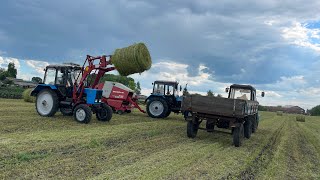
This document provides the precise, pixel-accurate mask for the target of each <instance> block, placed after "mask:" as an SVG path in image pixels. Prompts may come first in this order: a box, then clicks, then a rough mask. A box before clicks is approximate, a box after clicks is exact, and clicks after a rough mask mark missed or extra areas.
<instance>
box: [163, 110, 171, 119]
mask: <svg viewBox="0 0 320 180" xmlns="http://www.w3.org/2000/svg"><path fill="white" fill-rule="evenodd" d="M170 114H171V110H168V112H167V114H166V115H165V116H164V117H165V118H166V117H168V116H170Z"/></svg>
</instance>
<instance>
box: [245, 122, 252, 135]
mask: <svg viewBox="0 0 320 180" xmlns="http://www.w3.org/2000/svg"><path fill="white" fill-rule="evenodd" d="M251 133H252V123H251V118H250V117H249V118H248V119H247V120H246V121H245V123H244V137H246V138H248V139H250V137H251Z"/></svg>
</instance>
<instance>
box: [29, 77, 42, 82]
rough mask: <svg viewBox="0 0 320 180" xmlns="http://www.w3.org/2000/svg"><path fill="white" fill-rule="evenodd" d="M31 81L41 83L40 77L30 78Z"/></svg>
mask: <svg viewBox="0 0 320 180" xmlns="http://www.w3.org/2000/svg"><path fill="white" fill-rule="evenodd" d="M31 81H32V82H34V83H41V82H42V79H41V78H40V77H32V79H31Z"/></svg>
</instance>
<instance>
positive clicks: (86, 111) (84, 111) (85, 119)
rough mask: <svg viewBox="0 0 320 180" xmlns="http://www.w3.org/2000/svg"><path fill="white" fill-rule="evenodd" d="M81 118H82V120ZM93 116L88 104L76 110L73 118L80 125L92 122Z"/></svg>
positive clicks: (78, 106)
mask: <svg viewBox="0 0 320 180" xmlns="http://www.w3.org/2000/svg"><path fill="white" fill-rule="evenodd" d="M80 113H81V114H80ZM79 116H81V118H80V117H79ZM91 116H92V112H91V109H90V107H88V106H87V105H86V104H79V105H77V106H76V107H75V108H74V111H73V117H74V120H76V121H77V122H79V123H85V124H88V123H89V122H90V121H91Z"/></svg>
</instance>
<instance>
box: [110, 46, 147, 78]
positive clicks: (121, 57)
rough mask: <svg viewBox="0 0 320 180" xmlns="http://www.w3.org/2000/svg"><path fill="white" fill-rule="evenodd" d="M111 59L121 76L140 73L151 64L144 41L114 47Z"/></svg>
mask: <svg viewBox="0 0 320 180" xmlns="http://www.w3.org/2000/svg"><path fill="white" fill-rule="evenodd" d="M111 61H112V64H114V66H115V67H116V69H117V70H118V72H119V74H120V75H122V76H128V75H130V74H134V73H142V72H144V71H146V70H148V69H150V67H151V64H152V61H151V56H150V53H149V50H148V48H147V47H146V45H145V44H144V43H137V44H134V45H131V46H128V47H125V48H121V49H116V50H115V52H114V54H113V55H112V60H111Z"/></svg>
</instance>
